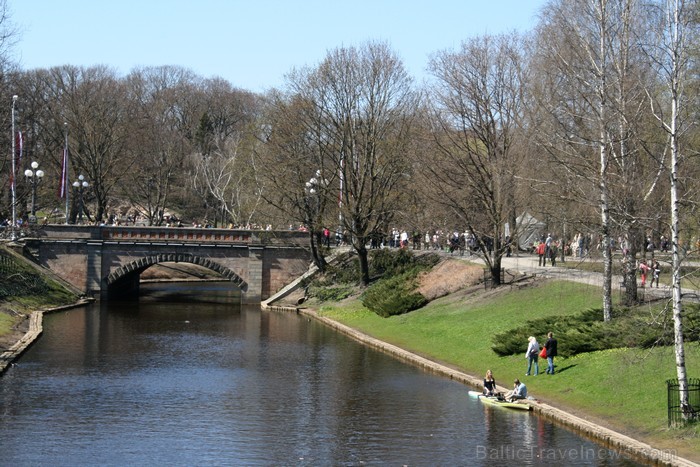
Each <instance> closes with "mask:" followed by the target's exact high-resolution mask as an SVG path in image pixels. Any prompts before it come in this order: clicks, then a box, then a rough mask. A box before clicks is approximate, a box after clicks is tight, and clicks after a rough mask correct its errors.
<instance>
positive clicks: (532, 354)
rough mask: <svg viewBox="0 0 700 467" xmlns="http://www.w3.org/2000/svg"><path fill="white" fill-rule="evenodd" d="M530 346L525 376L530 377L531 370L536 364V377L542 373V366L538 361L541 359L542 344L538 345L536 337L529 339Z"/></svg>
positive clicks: (528, 346) (526, 356)
mask: <svg viewBox="0 0 700 467" xmlns="http://www.w3.org/2000/svg"><path fill="white" fill-rule="evenodd" d="M527 340H528V341H529V344H528V345H527V352H525V358H526V359H527V372H526V373H525V376H530V370H531V369H532V364H533V363H534V364H535V376H537V374H538V373H539V372H540V364H539V362H538V361H537V360H538V359H539V353H540V344H538V343H537V339H535V337H534V336H530V337H528V338H527Z"/></svg>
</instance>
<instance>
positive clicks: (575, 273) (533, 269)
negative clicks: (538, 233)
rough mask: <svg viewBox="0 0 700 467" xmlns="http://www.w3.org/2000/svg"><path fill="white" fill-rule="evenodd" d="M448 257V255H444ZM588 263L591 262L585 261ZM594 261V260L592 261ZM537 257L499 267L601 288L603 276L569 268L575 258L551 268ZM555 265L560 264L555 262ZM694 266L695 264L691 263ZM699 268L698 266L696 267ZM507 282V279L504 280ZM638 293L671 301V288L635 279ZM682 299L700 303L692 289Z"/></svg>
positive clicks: (618, 281)
mask: <svg viewBox="0 0 700 467" xmlns="http://www.w3.org/2000/svg"><path fill="white" fill-rule="evenodd" d="M445 254H446V255H449V253H445ZM453 257H454V258H462V259H465V260H469V261H473V262H477V263H481V264H484V260H483V259H481V258H480V257H478V256H476V255H472V256H462V257H460V256H457V255H454V256H453ZM585 261H587V262H590V261H592V260H590V259H587V260H585ZM593 261H595V260H593ZM537 262H538V257H537V256H534V255H527V254H520V255H519V256H511V257H510V258H503V260H502V262H501V266H502V267H503V268H504V269H506V271H510V272H511V273H512V272H513V271H516V272H519V273H521V274H536V275H538V276H541V277H547V278H555V279H557V278H558V279H564V280H569V281H575V282H580V283H584V284H590V285H594V286H598V287H602V286H603V274H602V273H598V272H591V271H585V270H583V269H576V268H575V267H574V268H572V267H570V266H571V265H575V264H580V263H581V262H582V261H581V260H579V259H577V258H567V260H566V264H567V267H564V266H551V265H550V263H547V266H538V265H537ZM557 264H561V263H559V262H557ZM692 264H693V265H696V264H695V263H692ZM698 266H700V265H698ZM506 280H507V278H506ZM611 285H612V289H613V293H621V290H620V289H621V285H622V276H613V278H612V284H611ZM637 285H638V289H637V290H638V293H639V297H640V298H642V299H649V300H657V299H664V298H666V299H671V287H670V286H668V285H664V284H661V285H660V286H659V287H653V288H652V287H645V288H642V287H641V286H640V282H639V279H637ZM683 298H684V301H687V302H694V303H698V302H700V291H698V290H693V289H683Z"/></svg>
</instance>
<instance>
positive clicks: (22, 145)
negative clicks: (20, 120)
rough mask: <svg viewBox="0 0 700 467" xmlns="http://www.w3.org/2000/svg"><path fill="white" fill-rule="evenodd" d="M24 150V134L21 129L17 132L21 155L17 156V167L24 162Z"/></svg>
mask: <svg viewBox="0 0 700 467" xmlns="http://www.w3.org/2000/svg"><path fill="white" fill-rule="evenodd" d="M23 150H24V135H23V134H22V132H21V131H18V132H17V152H18V153H19V155H18V156H17V167H20V164H22V152H23Z"/></svg>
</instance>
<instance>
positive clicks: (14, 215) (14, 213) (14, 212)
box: [10, 95, 19, 240]
mask: <svg viewBox="0 0 700 467" xmlns="http://www.w3.org/2000/svg"><path fill="white" fill-rule="evenodd" d="M18 97H19V96H17V95H14V96H12V186H11V187H10V188H11V189H12V230H11V234H10V235H11V239H12V240H15V239H16V238H17V235H16V233H15V228H16V227H17V209H16V207H15V204H16V201H17V194H16V193H17V191H16V190H15V185H16V184H17V181H16V180H15V179H16V178H17V177H16V175H17V168H16V167H15V165H16V164H15V102H17V99H18Z"/></svg>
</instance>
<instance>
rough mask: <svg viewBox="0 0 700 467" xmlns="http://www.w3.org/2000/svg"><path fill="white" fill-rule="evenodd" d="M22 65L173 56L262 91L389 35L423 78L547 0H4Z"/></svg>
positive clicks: (527, 22) (530, 18) (152, 60)
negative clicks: (432, 65)
mask: <svg viewBox="0 0 700 467" xmlns="http://www.w3.org/2000/svg"><path fill="white" fill-rule="evenodd" d="M7 2H8V8H9V14H10V20H11V21H12V22H13V24H14V25H15V27H16V28H17V29H18V31H19V36H18V42H17V43H16V45H15V46H14V48H13V56H14V58H15V60H16V61H17V62H18V63H19V64H20V67H21V68H22V69H23V70H31V69H35V68H50V67H53V66H62V65H75V66H84V67H89V66H94V65H108V66H110V67H112V68H113V69H114V70H115V71H116V72H117V73H118V75H120V76H125V75H126V74H128V73H129V72H130V71H131V70H132V69H134V68H135V67H141V66H162V65H174V66H180V67H183V68H187V69H190V70H192V71H193V72H194V73H196V74H197V75H199V76H201V77H203V78H214V77H219V78H223V79H225V80H227V81H229V82H230V83H231V84H232V85H233V86H235V87H237V88H240V89H244V90H248V91H252V92H265V91H266V90H268V89H270V88H282V87H284V84H285V81H284V79H285V75H286V74H288V73H289V72H290V71H292V70H293V69H295V68H303V67H307V66H308V67H315V66H316V65H318V64H319V63H320V62H321V60H323V58H324V57H325V56H326V55H327V53H328V52H329V51H331V50H333V49H336V48H338V47H350V46H361V45H362V44H364V43H366V42H368V41H372V42H376V41H381V42H386V43H387V44H388V45H389V47H390V48H391V49H392V50H393V51H394V52H395V53H396V54H397V55H398V56H399V57H400V58H401V59H402V61H403V63H404V66H405V67H406V69H407V71H408V72H409V74H411V75H412V76H413V77H414V78H415V79H416V81H417V82H419V83H420V82H422V81H423V80H425V79H427V77H428V75H427V72H426V67H427V65H428V62H429V59H430V56H431V55H432V54H434V53H435V52H438V51H442V50H455V49H457V48H458V47H459V46H460V44H461V42H462V41H464V40H467V39H469V38H472V37H476V36H480V35H483V34H500V33H506V32H509V31H513V30H516V31H521V32H525V31H529V30H532V29H533V28H534V26H535V24H536V22H537V14H538V11H539V9H540V8H542V6H543V5H544V4H545V2H546V0H432V1H420V0H351V1H336V0H325V1H323V0H7Z"/></svg>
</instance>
